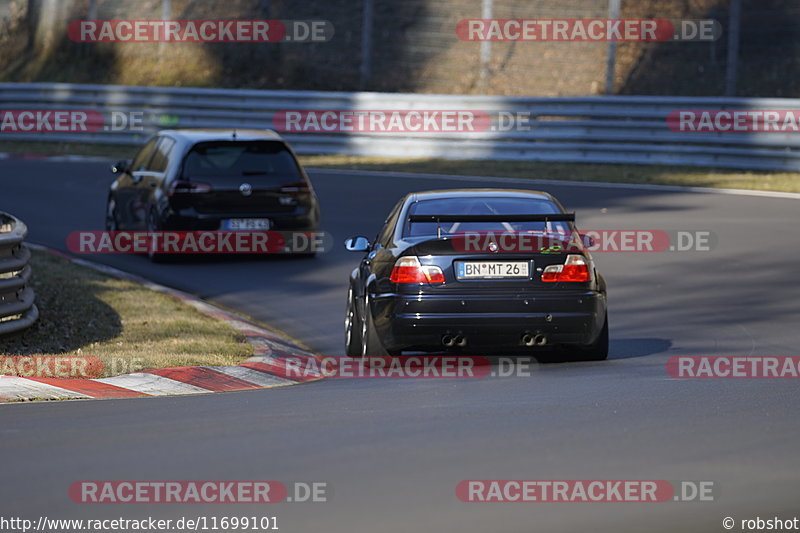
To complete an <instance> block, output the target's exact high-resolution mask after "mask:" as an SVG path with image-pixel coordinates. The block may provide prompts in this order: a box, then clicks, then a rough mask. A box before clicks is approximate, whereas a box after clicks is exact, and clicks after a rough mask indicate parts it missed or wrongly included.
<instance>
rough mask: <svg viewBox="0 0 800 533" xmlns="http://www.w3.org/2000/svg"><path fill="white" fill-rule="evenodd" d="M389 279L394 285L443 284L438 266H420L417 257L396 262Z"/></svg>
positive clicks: (413, 256)
mask: <svg viewBox="0 0 800 533" xmlns="http://www.w3.org/2000/svg"><path fill="white" fill-rule="evenodd" d="M389 279H390V280H391V281H392V282H394V283H444V273H442V269H441V268H439V267H438V266H435V265H421V264H420V262H419V258H417V256H415V255H410V256H408V257H401V258H400V259H398V260H397V263H395V264H394V268H393V269H392V275H391V277H390V278H389Z"/></svg>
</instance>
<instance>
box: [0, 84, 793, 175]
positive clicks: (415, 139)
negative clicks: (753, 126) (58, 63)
mask: <svg viewBox="0 0 800 533" xmlns="http://www.w3.org/2000/svg"><path fill="white" fill-rule="evenodd" d="M22 109H50V110H66V109H75V110H89V109H91V110H96V111H100V112H103V113H110V112H111V111H119V112H124V113H127V112H132V111H137V112H143V113H144V123H143V131H130V130H124V131H97V132H88V133H55V132H47V133H18V132H17V133H12V132H7V131H6V132H2V133H0V140H2V139H9V140H25V139H35V140H53V141H76V142H97V143H109V144H112V143H119V144H128V143H140V142H141V141H143V140H144V139H145V138H147V137H148V136H149V135H150V134H151V133H153V132H154V131H156V130H158V129H161V128H166V127H194V128H209V127H224V128H230V127H234V128H272V127H273V117H274V116H275V114H276V113H277V112H278V111H285V110H327V109H334V110H351V111H356V110H392V109H396V110H411V109H416V110H434V109H464V110H466V109H471V110H478V111H484V112H487V113H490V114H496V113H499V112H508V113H525V114H527V115H528V116H530V118H531V121H530V130H529V131H485V132H473V133H469V134H465V133H402V134H397V133H355V134H352V133H351V134H345V133H338V134H327V133H326V134H320V133H303V134H298V133H286V134H284V137H285V138H286V139H287V140H288V141H289V142H290V143H291V144H292V146H293V147H294V148H295V150H296V151H297V152H299V153H302V154H346V155H360V156H387V157H434V158H445V159H495V160H529V161H564V162H584V163H635V164H671V165H690V166H707V167H728V168H745V169H773V170H793V171H794V170H800V133H795V134H791V133H788V134H787V133H764V132H755V133H726V132H716V133H683V132H674V131H671V130H670V129H669V128H668V127H667V122H666V118H667V115H668V114H669V113H670V112H671V111H674V110H679V109H725V110H755V109H759V110H763V109H776V110H800V100H798V99H782V98H716V97H708V98H706V97H698V98H696V97H644V96H641V97H640V96H604V97H581V98H574V97H565V98H535V97H530V98H529V97H499V96H465V95H431V94H398V93H345V92H318V91H256V90H237V89H197V88H164V87H127V86H115V85H73V84H52V83H0V110H4V111H5V110H22Z"/></svg>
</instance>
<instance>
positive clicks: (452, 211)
mask: <svg viewBox="0 0 800 533" xmlns="http://www.w3.org/2000/svg"><path fill="white" fill-rule="evenodd" d="M556 213H561V210H560V209H559V207H558V205H556V204H555V203H553V202H552V201H550V200H544V199H537V198H502V197H499V198H498V197H481V196H477V197H466V198H440V199H435V200H420V201H418V202H415V203H413V204H412V205H411V206H410V207H409V209H408V215H409V216H410V215H528V214H530V215H549V214H556ZM548 224H549V227H548V228H547V230H548V232H556V233H569V225H568V223H566V222H549V223H548ZM439 227H440V228H441V233H442V234H443V235H444V234H455V233H461V232H466V231H476V232H488V231H493V232H516V233H542V232H544V231H545V223H544V222H442V223H441V224H440V225H439V224H437V223H436V222H410V220H409V218H408V217H406V223H405V228H404V230H403V235H404V236H406V237H423V236H424V237H427V236H436V235H437V231H438V229H437V228H439Z"/></svg>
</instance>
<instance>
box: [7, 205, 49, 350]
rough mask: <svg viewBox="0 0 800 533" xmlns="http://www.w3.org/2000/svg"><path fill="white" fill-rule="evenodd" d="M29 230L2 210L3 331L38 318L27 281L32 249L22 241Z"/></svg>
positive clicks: (29, 274)
mask: <svg viewBox="0 0 800 533" xmlns="http://www.w3.org/2000/svg"><path fill="white" fill-rule="evenodd" d="M27 234H28V228H27V227H26V226H25V224H23V223H22V221H21V220H19V219H17V218H14V217H12V216H11V215H9V214H7V213H3V212H0V335H5V334H7V333H14V332H17V331H20V330H22V329H25V328H27V327H29V326H30V325H31V324H33V323H34V322H36V320H37V319H38V318H39V310H38V309H37V308H36V304H34V303H33V302H34V297H35V295H34V293H33V289H32V288H31V287H30V286H29V285H28V282H29V281H30V278H31V267H30V265H29V264H28V261H29V260H30V258H31V252H30V250H28V248H27V247H25V245H24V243H23V241H24V239H25V236H26V235H27Z"/></svg>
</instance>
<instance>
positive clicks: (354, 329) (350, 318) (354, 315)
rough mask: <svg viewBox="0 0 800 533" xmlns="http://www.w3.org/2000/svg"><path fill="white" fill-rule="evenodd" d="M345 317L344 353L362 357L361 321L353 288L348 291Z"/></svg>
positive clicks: (349, 355)
mask: <svg viewBox="0 0 800 533" xmlns="http://www.w3.org/2000/svg"><path fill="white" fill-rule="evenodd" d="M345 312H346V314H345V317H344V351H345V353H346V354H347V356H348V357H361V321H360V320H359V319H358V312H357V311H356V302H355V298H354V297H353V289H352V287H351V288H350V289H348V291H347V310H346V311H345Z"/></svg>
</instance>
